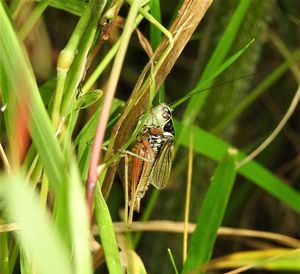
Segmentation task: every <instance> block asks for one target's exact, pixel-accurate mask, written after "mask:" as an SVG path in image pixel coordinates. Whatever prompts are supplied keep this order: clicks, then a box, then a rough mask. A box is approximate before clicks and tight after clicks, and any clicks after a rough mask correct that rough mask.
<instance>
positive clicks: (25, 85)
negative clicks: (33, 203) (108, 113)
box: [0, 3, 66, 188]
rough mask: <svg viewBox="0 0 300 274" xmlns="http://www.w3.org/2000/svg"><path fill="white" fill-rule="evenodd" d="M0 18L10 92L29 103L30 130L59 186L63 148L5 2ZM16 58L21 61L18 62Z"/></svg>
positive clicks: (1, 49) (0, 46)
mask: <svg viewBox="0 0 300 274" xmlns="http://www.w3.org/2000/svg"><path fill="white" fill-rule="evenodd" d="M0 18H1V28H0V52H1V54H0V59H1V63H2V65H3V69H4V71H5V72H6V75H7V76H8V77H9V81H10V83H11V85H12V87H13V89H12V90H10V92H12V93H13V97H14V98H16V99H17V100H22V99H23V100H22V101H20V102H19V103H20V104H21V105H23V104H26V106H27V109H28V111H29V114H30V119H31V121H30V123H29V130H30V133H31V136H32V139H33V141H34V144H35V146H36V148H37V150H38V152H39V154H40V157H41V160H42V162H43V164H44V166H45V170H46V172H47V174H48V176H49V179H50V182H51V183H52V186H53V187H57V188H58V186H59V185H60V183H62V182H63V181H64V178H65V176H66V170H65V162H64V159H63V155H62V152H61V149H60V147H59V144H58V142H57V140H56V139H55V137H54V136H55V133H54V130H53V128H52V126H51V123H50V119H49V116H48V114H47V112H46V110H45V107H44V105H43V102H42V99H41V96H40V94H39V90H38V87H37V84H36V81H35V79H34V77H33V75H32V69H31V67H30V65H29V62H28V60H27V56H26V54H25V51H24V49H23V47H22V45H21V44H20V43H19V40H18V38H17V36H16V34H15V31H14V30H13V27H12V25H11V22H10V20H9V18H8V16H7V14H6V13H5V11H4V8H3V5H2V3H0ZM11 52H13V53H14V56H13V58H11ZM15 60H18V62H16V61H15ZM8 92H9V91H8V90H3V93H8ZM24 94H25V95H24ZM6 97H8V96H6Z"/></svg>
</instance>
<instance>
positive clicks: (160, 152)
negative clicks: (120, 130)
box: [124, 104, 175, 227]
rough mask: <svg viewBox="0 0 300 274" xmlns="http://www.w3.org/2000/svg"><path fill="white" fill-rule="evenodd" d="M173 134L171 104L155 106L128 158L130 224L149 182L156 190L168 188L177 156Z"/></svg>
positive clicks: (126, 209)
mask: <svg viewBox="0 0 300 274" xmlns="http://www.w3.org/2000/svg"><path fill="white" fill-rule="evenodd" d="M174 137H175V131H174V126H173V120H172V113H171V109H170V107H169V106H168V105H166V104H159V105H158V106H156V107H154V108H152V109H151V110H150V113H149V115H148V117H147V118H146V121H145V123H144V125H143V127H142V130H141V132H140V133H139V134H138V136H137V139H136V142H135V143H134V145H133V148H132V154H131V153H130V155H131V156H130V160H129V162H128V160H125V169H128V170H129V174H128V173H127V171H126V170H125V218H124V221H125V224H126V226H127V227H130V225H131V223H132V218H133V211H137V212H139V210H140V203H141V199H142V198H143V197H144V195H145V193H146V191H147V190H148V187H149V185H150V184H151V185H153V186H154V187H156V188H157V189H163V188H164V187H166V185H167V183H168V180H169V175H170V171H171V164H172V160H173V157H174ZM126 161H127V162H126ZM128 175H129V176H128ZM126 196H127V197H126ZM128 210H129V212H128Z"/></svg>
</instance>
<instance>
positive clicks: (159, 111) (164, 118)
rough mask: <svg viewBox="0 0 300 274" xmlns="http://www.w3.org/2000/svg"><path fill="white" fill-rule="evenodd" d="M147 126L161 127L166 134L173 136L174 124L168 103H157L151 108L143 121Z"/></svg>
mask: <svg viewBox="0 0 300 274" xmlns="http://www.w3.org/2000/svg"><path fill="white" fill-rule="evenodd" d="M145 125H146V126H147V127H149V126H150V127H159V128H161V129H163V131H164V132H165V133H166V134H171V135H172V136H174V134H175V132H174V126H173V119H172V112H171V109H170V107H169V106H168V105H166V104H159V105H157V106H156V107H155V108H153V109H152V110H151V111H150V113H149V116H148V118H147V120H146V122H145Z"/></svg>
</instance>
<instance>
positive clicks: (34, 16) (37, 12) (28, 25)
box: [19, 0, 52, 40]
mask: <svg viewBox="0 0 300 274" xmlns="http://www.w3.org/2000/svg"><path fill="white" fill-rule="evenodd" d="M51 1H52V0H42V1H40V2H39V3H38V4H37V6H36V7H35V9H34V10H33V12H32V13H31V15H30V16H29V18H27V19H26V21H25V24H24V25H23V26H22V27H21V28H20V31H19V37H20V39H21V40H24V39H25V38H26V36H27V34H28V33H29V32H30V30H31V29H32V27H33V26H34V24H35V23H36V21H37V20H38V19H39V17H40V16H41V15H42V13H43V12H44V10H45V9H46V8H47V7H48V5H49V4H50V2H51Z"/></svg>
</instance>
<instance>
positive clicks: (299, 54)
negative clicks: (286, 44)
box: [211, 49, 300, 134]
mask: <svg viewBox="0 0 300 274" xmlns="http://www.w3.org/2000/svg"><path fill="white" fill-rule="evenodd" d="M299 59H300V49H299V50H297V51H295V52H294V53H293V54H292V57H291V58H289V59H288V60H286V61H285V62H283V63H282V64H281V65H280V66H278V67H277V68H276V69H275V70H274V71H273V72H272V73H271V74H270V75H269V76H267V77H266V78H265V79H264V80H263V81H262V82H261V83H260V84H259V85H258V86H257V87H256V88H255V89H254V90H253V91H252V92H250V93H249V95H248V96H246V97H245V98H244V99H243V100H242V101H241V102H240V103H239V104H238V105H236V106H235V107H234V108H233V109H232V110H231V111H230V112H229V113H228V114H226V115H225V116H224V118H223V119H222V120H221V121H220V122H219V123H218V124H217V125H216V126H215V127H214V128H213V129H212V130H211V132H213V133H215V134H218V133H220V132H221V131H222V130H223V129H224V128H226V127H227V125H229V124H230V123H231V122H232V121H233V120H234V119H236V118H237V117H238V116H239V115H240V114H241V113H242V112H243V111H245V109H247V108H248V107H249V106H250V105H251V104H252V103H253V102H254V101H255V100H256V99H257V97H259V96H260V95H261V94H262V93H263V92H264V91H266V89H267V88H268V87H270V86H271V85H272V84H273V83H274V82H275V81H276V80H277V79H278V78H279V77H280V76H281V75H283V73H284V72H286V71H287V70H288V69H289V67H290V66H291V65H292V64H294V63H296V62H297V61H298V60H299Z"/></svg>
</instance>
